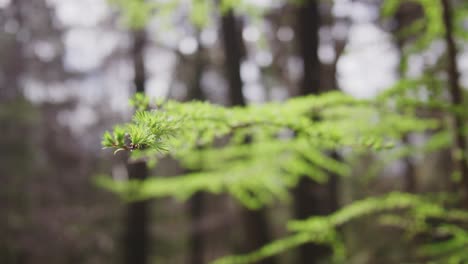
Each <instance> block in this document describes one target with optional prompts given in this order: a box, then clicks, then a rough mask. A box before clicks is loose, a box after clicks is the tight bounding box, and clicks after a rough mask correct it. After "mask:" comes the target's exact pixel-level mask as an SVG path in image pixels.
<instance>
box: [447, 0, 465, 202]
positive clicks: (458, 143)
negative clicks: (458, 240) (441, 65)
mask: <svg viewBox="0 0 468 264" xmlns="http://www.w3.org/2000/svg"><path fill="white" fill-rule="evenodd" d="M441 1H442V6H443V20H444V25H445V44H446V46H447V59H448V61H447V75H448V78H449V92H450V95H451V101H452V105H453V106H454V107H457V108H461V107H463V103H464V99H463V90H462V89H461V87H460V83H459V79H460V74H459V71H458V66H457V54H458V52H457V47H456V44H455V39H454V36H453V14H452V7H451V3H450V0H441ZM453 117H454V118H453V119H454V120H453V130H454V143H453V150H452V161H453V162H454V171H455V172H457V173H459V174H460V177H461V182H462V187H461V188H462V189H461V192H462V194H463V200H462V201H463V204H464V207H468V164H467V162H466V161H467V159H466V146H467V142H466V138H465V135H464V134H463V131H462V130H463V125H464V120H463V117H461V116H460V114H459V113H454V114H453Z"/></svg>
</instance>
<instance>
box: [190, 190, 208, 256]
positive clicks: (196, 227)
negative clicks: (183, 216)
mask: <svg viewBox="0 0 468 264" xmlns="http://www.w3.org/2000/svg"><path fill="white" fill-rule="evenodd" d="M204 198H205V195H204V194H203V193H201V192H197V193H196V194H195V195H193V196H192V198H190V202H189V205H190V218H191V221H190V224H191V226H190V263H191V264H203V263H204V262H203V255H204V252H205V241H204V239H203V233H202V228H201V226H202V225H201V222H202V218H203V215H204V214H203V212H204V205H205V203H204Z"/></svg>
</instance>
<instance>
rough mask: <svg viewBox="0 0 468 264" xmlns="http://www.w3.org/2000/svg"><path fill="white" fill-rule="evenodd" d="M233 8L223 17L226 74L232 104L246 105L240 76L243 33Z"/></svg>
mask: <svg viewBox="0 0 468 264" xmlns="http://www.w3.org/2000/svg"><path fill="white" fill-rule="evenodd" d="M237 23H238V21H237V19H236V17H235V16H234V14H233V12H232V10H229V11H228V12H227V14H225V15H224V16H223V17H222V21H221V27H222V35H223V45H224V54H225V67H226V76H227V80H228V87H229V99H230V102H231V105H245V99H244V95H243V93H242V80H241V76H240V64H241V59H242V34H241V27H239V26H238V24H237Z"/></svg>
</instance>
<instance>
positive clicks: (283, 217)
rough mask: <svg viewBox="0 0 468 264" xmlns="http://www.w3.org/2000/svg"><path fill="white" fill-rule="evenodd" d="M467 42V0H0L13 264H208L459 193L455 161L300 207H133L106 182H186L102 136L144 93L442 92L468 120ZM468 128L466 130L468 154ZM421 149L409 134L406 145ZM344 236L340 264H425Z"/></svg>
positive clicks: (394, 172)
mask: <svg viewBox="0 0 468 264" xmlns="http://www.w3.org/2000/svg"><path fill="white" fill-rule="evenodd" d="M389 2H390V3H389ZM386 5H387V6H392V7H393V8H390V9H391V10H386V9H385V8H384V7H385V6H386ZM437 18H442V19H443V20H442V21H441V22H445V24H444V23H442V24H441V25H440V24H435V22H434V19H437ZM450 21H453V23H452V24H451V23H448V22H450ZM431 23H432V24H431ZM447 32H448V33H450V34H447ZM467 35H468V4H467V2H466V1H465V0H453V1H450V0H417V1H405V0H403V1H395V0H387V1H384V0H320V1H319V0H303V1H286V0H284V1H279V0H250V1H247V0H238V1H230V0H229V1H228V0H222V1H221V0H220V1H208V0H148V1H144V0H109V1H106V0H79V1H78V0H0V147H1V148H0V263H5V264H23V263H24V264H26V263H48V264H59V263H70V264H73V263H89V264H91V263H127V264H130V263H133V264H145V263H168V264H169V263H174V264H178V263H189V264H199V263H209V262H210V261H213V260H215V259H217V258H220V257H222V256H226V255H232V254H239V253H246V252H250V251H253V250H255V249H258V248H259V247H261V246H262V245H265V244H267V243H268V242H271V241H273V240H274V239H277V238H280V237H282V236H284V235H285V234H287V233H288V231H287V230H286V228H285V225H286V223H287V221H288V220H290V219H303V218H307V217H309V216H312V215H324V214H329V213H331V212H334V211H336V210H337V209H338V208H340V207H341V206H343V205H345V204H349V203H351V202H352V201H355V200H359V199H362V198H365V197H368V196H372V195H379V194H384V193H388V192H389V191H393V190H399V191H407V192H411V193H425V192H440V191H454V190H456V186H457V185H458V183H454V182H453V181H452V179H451V177H450V175H449V174H450V173H447V172H449V171H451V170H452V162H453V159H452V158H451V155H450V153H451V152H450V146H446V147H443V148H440V149H438V150H437V151H434V152H431V153H428V154H421V153H418V154H415V155H400V156H398V155H396V156H397V157H395V156H390V154H388V153H383V154H378V153H370V152H369V153H364V154H361V155H360V156H359V157H356V160H357V162H355V163H353V168H352V171H353V172H352V175H351V176H350V177H346V178H339V179H338V177H337V176H336V175H331V177H330V179H329V181H328V182H327V183H325V184H323V185H318V184H316V183H314V182H312V181H310V180H309V181H306V182H304V183H303V182H301V183H300V184H299V187H297V188H296V189H295V190H294V191H293V199H292V201H289V202H283V201H280V202H276V203H273V204H271V205H269V206H267V207H264V208H263V209H259V210H249V209H246V208H244V207H242V205H240V204H239V203H238V202H236V201H235V200H234V199H232V198H231V197H229V196H228V195H213V194H204V193H201V192H197V193H196V194H195V195H194V196H192V197H191V198H190V200H188V201H185V202H181V201H179V200H176V199H173V198H170V197H168V198H158V199H150V200H147V201H139V202H133V203H125V202H124V201H123V200H122V199H120V198H119V197H118V196H116V195H114V194H112V193H110V192H108V191H106V190H104V189H103V188H101V187H98V186H96V184H95V183H94V178H95V177H96V175H99V174H107V175H111V176H112V177H113V178H114V179H117V180H119V179H120V180H122V179H126V178H147V177H149V175H177V174H181V173H184V171H185V170H186V169H184V168H182V167H181V166H180V165H179V164H177V163H176V162H175V161H174V160H171V159H164V160H163V161H162V162H160V163H158V166H157V167H156V168H155V169H151V170H150V171H148V169H147V167H146V165H145V164H144V163H141V162H140V163H133V164H130V165H128V166H127V158H128V155H127V154H126V153H122V152H119V153H117V154H116V155H112V151H108V150H106V151H103V150H102V146H101V138H102V134H103V133H104V131H106V130H109V129H111V128H112V126H113V125H115V124H117V123H122V122H126V121H129V120H130V118H131V116H132V114H133V112H134V109H133V108H132V107H131V106H130V104H129V100H130V98H132V96H133V94H135V93H136V92H143V93H145V94H146V95H148V96H150V97H157V98H166V99H174V100H178V101H184V102H185V101H190V100H193V99H196V100H206V101H209V102H212V103H215V104H219V105H225V106H245V105H252V104H262V103H265V102H270V101H285V100H287V99H288V98H292V97H297V96H301V95H309V94H321V93H324V92H327V91H333V90H341V91H343V92H344V93H347V94H350V95H352V96H354V97H356V98H367V99H369V98H374V97H376V96H377V95H378V94H379V93H380V92H381V91H385V90H387V89H390V88H392V87H393V88H395V87H407V86H418V87H419V86H431V87H432V86H437V87H442V89H443V90H444V91H445V90H446V91H450V95H451V96H452V97H451V99H452V101H451V102H452V103H453V104H454V105H456V106H460V107H461V109H464V108H463V106H466V103H465V102H464V101H463V95H464V94H465V93H466V90H463V88H466V87H468V37H467ZM454 91H455V92H456V91H458V92H460V94H458V95H456V94H455V97H454V93H453V92H454ZM442 93H443V92H442ZM412 96H413V98H429V97H431V94H428V93H427V92H426V93H425V92H420V93H416V94H413V95H412ZM449 97H450V96H449ZM465 97H466V96H465ZM429 108H430V107H429ZM435 108H437V107H435ZM460 111H461V110H460ZM420 114H421V115H422V116H428V115H429V116H431V117H435V118H440V119H443V118H444V117H443V116H442V115H443V114H441V113H440V112H438V111H437V110H433V111H432V110H431V111H421V113H420ZM466 116H467V115H466V114H465V115H462V117H458V118H457V117H456V118H455V122H454V123H455V127H456V128H457V129H459V130H460V131H463V132H460V133H456V135H457V136H460V137H457V140H455V142H457V143H462V144H458V147H461V148H460V149H461V151H462V153H466V145H463V144H465V143H464V142H466V139H464V138H466V137H465V136H466V131H468V130H466V128H465V130H463V127H464V126H465V123H466V120H467V119H466ZM457 125H458V127H457ZM431 133H435V132H431ZM463 133H464V134H463ZM426 140H427V137H424V136H421V135H412V134H407V135H404V137H402V144H403V145H408V146H414V145H416V146H419V145H422V144H423V143H424V142H425V141H426ZM330 156H332V157H334V158H336V159H340V157H339V156H340V155H338V154H337V153H335V152H333V153H330ZM461 156H462V157H463V155H461ZM465 156H466V154H465ZM399 157H402V158H399ZM464 162H465V163H464V164H462V163H463V162H462V163H460V164H458V165H459V166H460V167H459V169H460V170H461V174H462V175H461V176H462V177H463V176H468V171H467V170H466V167H467V165H466V160H464ZM464 169H465V171H463V170H464ZM442 175H443V176H442ZM301 181H302V180H301ZM343 232H344V231H343ZM346 233H347V236H346V237H347V241H349V242H348V244H350V245H351V246H350V248H351V250H350V251H351V254H350V256H349V258H348V259H347V261H346V262H345V263H356V264H363V263H409V262H405V261H407V260H409V259H412V260H414V259H413V258H412V254H413V253H414V251H413V249H414V246H415V245H416V244H415V243H412V242H411V241H410V240H405V239H404V236H403V232H401V230H399V229H391V228H390V229H383V230H382V229H379V228H378V227H375V226H373V225H370V224H369V221H368V220H362V221H357V222H356V223H354V224H353V225H352V227H350V228H349V229H347V231H346ZM465 239H466V240H464V243H466V242H467V241H468V236H466V237H465ZM464 246H465V247H466V246H467V244H464ZM329 255H330V250H329V248H327V247H325V246H317V245H312V244H311V245H306V246H301V247H299V248H298V249H293V250H288V251H287V252H286V253H283V254H280V255H278V256H275V257H272V258H266V259H264V260H259V262H258V263H263V264H273V263H277V264H278V263H304V264H313V263H331V262H330V261H331V260H329V259H328V257H329ZM411 263H426V262H424V261H420V262H416V261H413V262H411ZM441 263H449V262H441ZM453 263H465V262H453Z"/></svg>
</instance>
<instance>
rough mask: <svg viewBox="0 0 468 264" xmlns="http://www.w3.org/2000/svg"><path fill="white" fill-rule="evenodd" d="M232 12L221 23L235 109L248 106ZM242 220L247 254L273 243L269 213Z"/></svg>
mask: <svg viewBox="0 0 468 264" xmlns="http://www.w3.org/2000/svg"><path fill="white" fill-rule="evenodd" d="M237 23H238V21H237V19H236V17H235V16H234V14H233V12H232V10H229V11H228V12H227V13H226V14H225V15H224V16H223V17H222V21H221V24H222V25H221V27H222V37H223V45H224V54H225V65H226V66H225V67H226V76H227V79H228V87H229V96H230V102H231V105H233V106H245V104H246V103H245V98H244V95H243V93H242V80H241V76H240V65H241V59H242V54H243V44H242V43H243V42H242V34H241V30H242V29H241V27H239V26H238V24H237ZM241 210H242V213H241V214H242V219H243V222H244V223H243V225H244V232H245V235H246V238H245V239H246V241H245V247H246V250H247V251H253V250H256V249H259V248H260V247H262V246H263V245H265V244H267V243H268V242H270V241H271V235H270V231H269V226H268V221H267V218H266V210H265V209H261V210H256V211H252V210H248V209H245V208H242V209H241ZM258 263H260V264H274V263H276V261H275V259H274V258H273V257H270V258H267V259H264V260H261V261H259V262H258Z"/></svg>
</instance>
